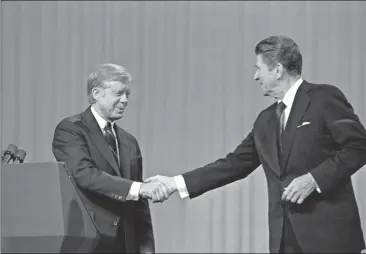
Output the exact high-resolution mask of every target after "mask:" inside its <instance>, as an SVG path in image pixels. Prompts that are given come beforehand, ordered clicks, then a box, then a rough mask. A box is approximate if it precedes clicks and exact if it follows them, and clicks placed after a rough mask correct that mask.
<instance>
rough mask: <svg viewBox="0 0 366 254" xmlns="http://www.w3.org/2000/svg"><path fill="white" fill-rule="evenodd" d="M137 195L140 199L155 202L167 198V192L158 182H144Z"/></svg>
mask: <svg viewBox="0 0 366 254" xmlns="http://www.w3.org/2000/svg"><path fill="white" fill-rule="evenodd" d="M139 195H140V196H141V197H142V198H148V199H152V200H153V201H154V203H155V202H157V201H159V202H162V201H164V200H166V199H168V198H169V196H170V195H169V194H168V190H167V188H166V187H165V185H164V184H163V183H161V182H159V181H151V182H144V183H142V184H141V187H140V192H139Z"/></svg>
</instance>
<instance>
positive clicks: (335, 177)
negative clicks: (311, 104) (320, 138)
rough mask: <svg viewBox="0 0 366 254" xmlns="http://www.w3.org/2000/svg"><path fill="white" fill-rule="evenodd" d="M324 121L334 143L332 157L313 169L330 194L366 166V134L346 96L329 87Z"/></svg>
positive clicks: (319, 184) (324, 189) (325, 96)
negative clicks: (331, 190)
mask: <svg viewBox="0 0 366 254" xmlns="http://www.w3.org/2000/svg"><path fill="white" fill-rule="evenodd" d="M327 87H328V89H326V92H327V93H326V94H325V95H324V96H323V98H324V108H323V118H324V121H325V125H326V128H327V130H328V131H329V133H330V135H331V136H332V139H333V140H334V148H333V149H334V151H333V152H332V155H331V156H330V157H329V158H328V159H327V160H325V161H324V162H323V163H321V164H320V165H319V166H317V167H316V168H314V169H313V170H311V171H310V172H311V174H312V175H313V177H314V179H315V181H316V183H317V184H318V186H319V188H320V190H321V192H322V193H326V192H327V191H329V190H330V189H332V188H333V187H335V186H337V185H338V184H339V183H341V182H342V181H345V180H348V179H349V178H350V177H351V175H352V174H354V173H355V172H356V171H357V170H358V169H360V168H361V167H362V166H363V165H364V164H365V163H366V131H365V128H364V126H363V125H362V124H361V122H360V120H359V118H358V117H357V115H356V114H355V113H354V111H353V108H352V106H351V105H350V103H349V102H348V101H347V99H346V97H345V96H344V95H343V93H342V92H341V91H340V90H339V89H338V88H336V87H334V86H327Z"/></svg>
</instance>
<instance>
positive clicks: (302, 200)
mask: <svg viewBox="0 0 366 254" xmlns="http://www.w3.org/2000/svg"><path fill="white" fill-rule="evenodd" d="M304 200H305V199H304V198H303V197H300V198H299V199H298V200H297V203H298V204H299V205H300V204H302V203H303V202H304Z"/></svg>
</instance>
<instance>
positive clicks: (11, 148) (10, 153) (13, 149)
mask: <svg viewBox="0 0 366 254" xmlns="http://www.w3.org/2000/svg"><path fill="white" fill-rule="evenodd" d="M17 151H18V147H17V146H16V145H13V144H10V145H8V149H6V150H5V153H4V157H3V158H2V159H1V163H5V164H7V163H9V162H10V161H11V160H13V159H14V156H15V154H16V153H17Z"/></svg>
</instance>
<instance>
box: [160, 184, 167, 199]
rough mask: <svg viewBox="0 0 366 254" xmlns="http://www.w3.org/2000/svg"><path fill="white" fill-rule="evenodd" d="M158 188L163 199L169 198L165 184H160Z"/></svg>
mask: <svg viewBox="0 0 366 254" xmlns="http://www.w3.org/2000/svg"><path fill="white" fill-rule="evenodd" d="M159 190H160V194H161V195H162V197H163V198H164V200H167V199H168V198H169V192H168V189H167V187H166V186H165V184H161V185H160V189H159Z"/></svg>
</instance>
